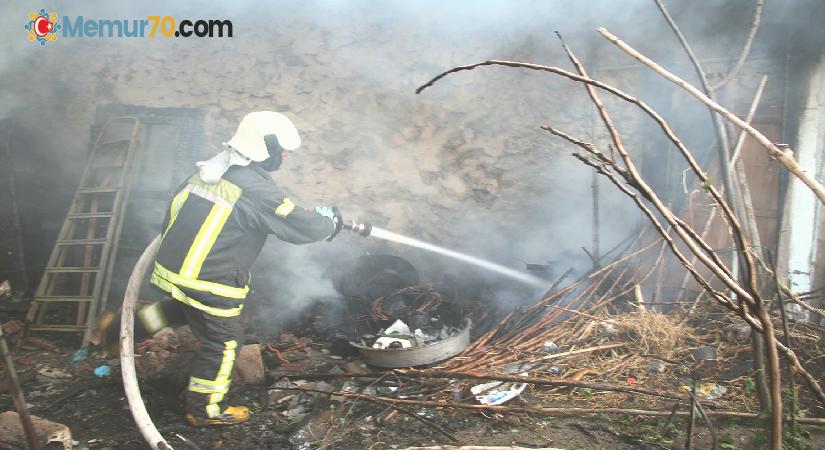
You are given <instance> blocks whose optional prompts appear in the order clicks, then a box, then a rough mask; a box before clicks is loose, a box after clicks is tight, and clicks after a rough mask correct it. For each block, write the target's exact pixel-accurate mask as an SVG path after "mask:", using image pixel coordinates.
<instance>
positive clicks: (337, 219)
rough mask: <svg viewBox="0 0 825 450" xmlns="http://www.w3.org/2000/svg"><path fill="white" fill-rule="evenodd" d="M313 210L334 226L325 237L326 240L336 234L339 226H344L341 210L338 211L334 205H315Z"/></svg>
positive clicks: (339, 228) (339, 229) (329, 239)
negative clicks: (330, 232)
mask: <svg viewBox="0 0 825 450" xmlns="http://www.w3.org/2000/svg"><path fill="white" fill-rule="evenodd" d="M315 212H316V213H318V214H320V215H322V216H324V217H326V218H328V219H329V220H331V221H332V225H333V226H334V227H335V230H333V232H332V234H330V235H329V236H328V237H327V240H328V241H331V240H332V239H333V238H334V237H335V236H337V235H338V233H339V232H340V231H341V228H342V227H343V226H344V219H343V218H342V217H341V212H340V211H338V208H337V207H335V206H332V207H329V206H317V207H315Z"/></svg>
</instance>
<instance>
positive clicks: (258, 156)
mask: <svg viewBox="0 0 825 450" xmlns="http://www.w3.org/2000/svg"><path fill="white" fill-rule="evenodd" d="M270 134H274V135H275V137H277V138H278V144H279V145H280V146H281V147H283V148H284V149H285V150H290V151H291V150H295V149H297V148H298V147H300V146H301V137H300V136H298V130H297V129H296V128H295V125H293V124H292V121H291V120H289V119H288V118H287V117H286V116H285V115H283V114H281V113H277V112H274V111H255V112H251V113H249V114H247V115H246V116H244V118H243V119H242V120H241V124H240V125H238V131H236V132H235V135H234V136H232V139H230V140H229V142H227V143H226V145H228V146H229V147H232V148H233V149H235V151H237V152H238V153H240V154H241V155H243V156H245V157H247V158H249V159H251V160H252V161H257V162H260V161H263V160H265V159H267V158H269V157H270V154H269V151H267V149H266V143H265V142H264V136H267V135H270Z"/></svg>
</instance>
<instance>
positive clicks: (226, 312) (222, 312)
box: [149, 273, 243, 317]
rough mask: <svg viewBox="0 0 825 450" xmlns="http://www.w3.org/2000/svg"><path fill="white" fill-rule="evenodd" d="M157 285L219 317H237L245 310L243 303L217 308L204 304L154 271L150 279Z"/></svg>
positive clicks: (173, 296)
mask: <svg viewBox="0 0 825 450" xmlns="http://www.w3.org/2000/svg"><path fill="white" fill-rule="evenodd" d="M149 281H150V282H151V283H152V284H154V285H155V286H157V287H159V288H161V289H163V290H164V291H166V292H168V293H169V295H171V296H172V298H174V299H175V300H177V301H179V302H181V303H185V304H187V305H189V306H191V307H193V308H195V309H199V310H201V311H203V312H205V313H207V314H211V315H213V316H218V317H235V316H237V315H239V314H240V313H241V311H243V305H238V306H236V307H234V308H215V307H212V306H208V305H204V304H203V303H201V302H199V301H197V300H195V299H193V298H191V297H189V296H187V295H186V294H185V293H184V292H183V291H181V290H180V288H178V287H177V286H175V285H174V284H172V283H170V282H168V281H166V280H164V279H163V278H161V277H160V276H158V275H157V274H155V273H152V278H151V279H150V280H149Z"/></svg>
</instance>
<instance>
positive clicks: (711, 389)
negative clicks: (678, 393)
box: [682, 383, 728, 400]
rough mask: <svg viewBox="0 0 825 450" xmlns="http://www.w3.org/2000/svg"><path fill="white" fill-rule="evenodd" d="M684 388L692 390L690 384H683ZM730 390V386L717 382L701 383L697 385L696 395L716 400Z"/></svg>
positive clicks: (703, 398)
mask: <svg viewBox="0 0 825 450" xmlns="http://www.w3.org/2000/svg"><path fill="white" fill-rule="evenodd" d="M682 389H684V390H686V391H688V392H690V386H682ZM727 392H728V388H726V387H724V386H720V385H718V384H716V383H699V384H698V385H697V386H696V396H697V397H699V399H700V400H716V399H718V398H721V397H722V396H723V395H725V394H726V393H727Z"/></svg>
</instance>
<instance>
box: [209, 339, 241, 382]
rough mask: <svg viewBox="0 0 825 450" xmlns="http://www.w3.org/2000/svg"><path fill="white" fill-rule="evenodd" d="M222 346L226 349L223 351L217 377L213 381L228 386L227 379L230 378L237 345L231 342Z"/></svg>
mask: <svg viewBox="0 0 825 450" xmlns="http://www.w3.org/2000/svg"><path fill="white" fill-rule="evenodd" d="M224 345H225V346H226V348H225V349H224V351H223V360H221V367H220V369H218V376H217V377H215V381H216V382H218V383H221V382H226V383H227V384H228V383H229V379H230V378H231V377H232V366H233V365H234V364H235V349H236V348H237V347H238V343H237V342H236V341H234V340H232V341H228V342H224Z"/></svg>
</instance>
